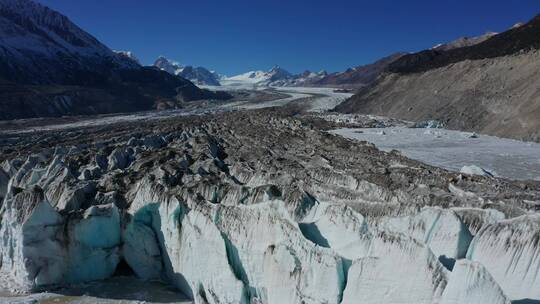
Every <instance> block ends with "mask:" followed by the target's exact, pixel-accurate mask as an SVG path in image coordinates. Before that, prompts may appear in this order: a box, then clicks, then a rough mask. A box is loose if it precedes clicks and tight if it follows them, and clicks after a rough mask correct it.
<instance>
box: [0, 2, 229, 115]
mask: <svg viewBox="0 0 540 304" xmlns="http://www.w3.org/2000/svg"><path fill="white" fill-rule="evenodd" d="M0 86H1V90H0V119H14V118H29V117H47V116H62V115H80V114H99V113H112V112H132V111H142V110H150V109H164V108H171V107H173V108H176V107H181V106H182V103H184V102H189V101H193V100H199V99H220V98H228V97H230V95H229V94H227V93H223V92H221V93H215V92H211V91H207V90H201V89H199V88H198V87H196V86H195V85H194V84H193V83H191V82H190V81H188V80H186V79H184V78H181V77H177V76H172V75H169V74H168V73H165V72H162V71H160V70H158V69H155V68H151V67H143V66H141V65H140V64H139V63H138V62H137V60H135V59H134V58H133V56H132V54H130V53H127V52H118V53H117V52H114V51H112V50H111V49H109V48H108V47H107V46H105V45H104V44H102V43H101V42H99V41H98V40H97V39H96V38H94V37H93V36H92V35H90V34H89V33H87V32H85V31H84V30H82V29H81V28H79V27H78V26H77V25H75V24H74V23H72V22H71V21H70V20H69V19H68V18H67V17H66V16H64V15H62V14H60V13H58V12H56V11H54V10H52V9H49V8H48V7H46V6H43V5H41V4H38V3H36V2H33V1H30V0H0Z"/></svg>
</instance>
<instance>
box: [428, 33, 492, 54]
mask: <svg viewBox="0 0 540 304" xmlns="http://www.w3.org/2000/svg"><path fill="white" fill-rule="evenodd" d="M497 34H498V33H495V32H487V33H485V34H484V35H480V36H476V37H462V38H459V39H456V40H454V41H451V42H448V43H443V44H438V45H436V46H434V47H432V48H431V49H432V50H435V51H449V50H453V49H457V48H462V47H467V46H473V45H475V44H479V43H482V42H484V41H486V40H488V39H489V38H491V37H493V36H495V35H497Z"/></svg>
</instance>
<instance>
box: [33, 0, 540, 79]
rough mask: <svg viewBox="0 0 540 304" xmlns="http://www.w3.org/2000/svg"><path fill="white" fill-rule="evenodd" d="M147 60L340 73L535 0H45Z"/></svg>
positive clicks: (487, 24) (502, 22)
mask: <svg viewBox="0 0 540 304" xmlns="http://www.w3.org/2000/svg"><path fill="white" fill-rule="evenodd" d="M38 1H39V2H41V3H43V4H45V5H47V6H49V7H51V8H53V9H56V10H58V11H60V12H61V13H63V14H65V15H67V16H68V17H69V18H70V19H71V20H72V21H74V22H75V23H76V24H78V25H79V26H80V27H82V28H83V29H85V30H86V31H88V32H90V33H91V34H93V35H94V36H95V37H97V38H98V39H99V40H101V41H102V42H104V43H105V44H106V45H108V46H109V47H111V48H112V49H118V50H131V51H133V52H134V53H135V55H136V56H137V57H139V59H140V60H141V61H142V63H144V64H151V63H153V61H154V60H155V58H156V57H157V56H159V55H165V56H166V57H169V58H171V59H175V60H177V61H179V62H181V63H183V64H191V65H200V66H204V67H207V68H209V69H213V70H216V71H217V72H219V73H222V74H226V75H235V74H239V73H243V72H246V71H248V70H256V69H264V70H266V69H269V68H270V67H271V66H273V65H274V64H278V65H280V66H282V67H283V68H285V69H288V70H289V71H291V72H295V73H296V72H302V71H304V70H306V69H309V70H312V71H319V70H322V69H325V70H327V71H330V72H333V71H342V70H345V69H347V68H348V67H352V66H357V65H360V64H365V63H369V62H372V61H374V60H376V59H378V58H380V57H383V56H386V55H389V54H391V53H394V52H397V51H407V52H410V51H418V50H421V49H425V48H429V47H431V46H433V45H435V44H437V43H442V42H446V41H449V40H453V39H455V38H458V37H462V36H473V35H479V34H483V33H484V32H486V31H503V30H505V29H507V28H509V27H510V26H512V25H513V24H515V23H517V22H520V21H523V22H525V21H527V20H529V19H530V18H532V17H534V16H535V15H537V14H539V13H540V1H538V0H454V1H450V0H372V1H365V0H356V1H353V0H325V1H319V0H297V1H294V0H290V1H282V0H266V1H259V0H251V1H248V0H215V1H210V0H152V1H148V0H38Z"/></svg>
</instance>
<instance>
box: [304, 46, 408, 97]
mask: <svg viewBox="0 0 540 304" xmlns="http://www.w3.org/2000/svg"><path fill="white" fill-rule="evenodd" d="M403 55H405V54H404V53H395V54H392V55H390V56H387V57H384V58H382V59H379V60H377V61H375V62H374V63H371V64H367V65H361V66H357V67H355V68H352V69H348V70H346V71H345V72H341V73H332V74H329V75H327V76H326V77H323V78H321V79H319V80H317V81H315V82H312V83H311V85H314V86H339V87H352V88H359V87H363V86H366V85H369V84H371V83H372V82H373V81H375V80H376V79H377V77H379V75H381V73H382V72H384V70H385V69H386V68H387V67H388V65H390V64H391V63H392V62H394V61H396V60H397V59H399V58H401V57H402V56H403Z"/></svg>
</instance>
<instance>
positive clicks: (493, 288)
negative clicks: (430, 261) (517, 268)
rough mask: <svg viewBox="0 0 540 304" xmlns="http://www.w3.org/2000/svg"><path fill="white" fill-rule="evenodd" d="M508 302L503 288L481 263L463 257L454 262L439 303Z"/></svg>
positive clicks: (496, 303)
mask: <svg viewBox="0 0 540 304" xmlns="http://www.w3.org/2000/svg"><path fill="white" fill-rule="evenodd" d="M462 303H486V304H487V303H490V304H510V300H509V299H508V298H507V297H506V295H505V294H504V292H503V290H502V289H501V287H499V285H498V284H497V282H496V281H495V280H494V279H493V277H492V276H491V274H489V272H488V271H487V270H486V269H485V267H484V266H482V264H480V263H477V262H471V261H468V260H465V259H462V260H459V261H457V262H456V264H455V266H454V269H453V270H452V273H451V274H450V276H449V280H448V285H447V286H446V288H445V289H444V292H443V294H442V299H441V301H440V304H462Z"/></svg>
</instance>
